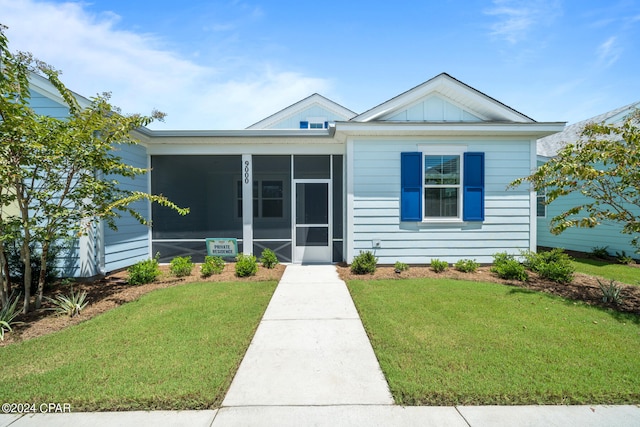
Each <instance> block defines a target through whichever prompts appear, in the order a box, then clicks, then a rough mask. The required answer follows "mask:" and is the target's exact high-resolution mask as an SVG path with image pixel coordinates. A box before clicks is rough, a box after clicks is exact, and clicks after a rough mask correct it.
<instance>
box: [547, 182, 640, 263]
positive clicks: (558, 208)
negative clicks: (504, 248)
mask: <svg viewBox="0 0 640 427" xmlns="http://www.w3.org/2000/svg"><path fill="white" fill-rule="evenodd" d="M586 201H587V198H586V197H585V196H583V195H581V194H570V195H567V196H562V197H559V198H557V199H556V200H554V201H553V202H552V203H550V204H549V205H547V206H546V208H547V209H546V217H544V218H538V245H540V246H546V247H551V248H563V249H568V250H573V251H580V252H592V251H593V249H594V248H596V247H605V246H607V251H608V252H609V254H611V255H615V254H616V252H620V253H622V252H623V251H624V252H625V253H626V254H627V255H631V256H635V257H636V258H637V255H634V252H635V251H636V250H637V249H636V248H634V247H633V246H632V245H631V240H632V239H633V236H632V235H630V234H622V226H621V225H620V224H615V223H612V222H604V223H602V224H600V225H598V226H596V227H594V228H578V227H573V228H569V229H567V230H565V231H563V232H562V233H561V234H559V235H553V234H551V232H550V231H549V227H550V224H551V219H552V218H553V217H554V216H557V215H560V214H561V213H562V212H566V211H567V210H569V209H571V208H572V207H574V206H577V205H579V204H582V203H585V202H586Z"/></svg>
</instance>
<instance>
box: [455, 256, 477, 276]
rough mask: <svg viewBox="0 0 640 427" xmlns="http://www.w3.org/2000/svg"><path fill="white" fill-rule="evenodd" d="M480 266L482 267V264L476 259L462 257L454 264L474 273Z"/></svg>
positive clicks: (465, 271)
mask: <svg viewBox="0 0 640 427" xmlns="http://www.w3.org/2000/svg"><path fill="white" fill-rule="evenodd" d="M478 267H480V264H478V263H477V262H476V260H475V259H461V260H458V262H456V263H455V264H454V268H455V269H456V270H458V271H462V272H463V273H473V272H475V271H476V270H477V269H478Z"/></svg>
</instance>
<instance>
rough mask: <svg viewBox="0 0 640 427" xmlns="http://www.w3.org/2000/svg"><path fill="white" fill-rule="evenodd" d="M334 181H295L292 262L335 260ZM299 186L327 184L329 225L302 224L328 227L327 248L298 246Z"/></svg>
mask: <svg viewBox="0 0 640 427" xmlns="http://www.w3.org/2000/svg"><path fill="white" fill-rule="evenodd" d="M332 182H333V181H332V179H331V178H329V179H294V180H293V185H292V189H291V192H292V195H293V197H292V200H291V226H292V230H291V232H292V243H293V248H292V258H293V259H292V261H293V262H294V263H330V262H331V260H332V259H333V244H332V241H333V239H332V236H333V184H332ZM297 184H326V186H327V223H326V224H301V226H303V227H314V226H315V227H327V246H298V245H297V232H296V231H297V229H298V228H299V227H298V224H297V221H296V218H297V212H296V209H297V204H298V203H297V202H298V185H297Z"/></svg>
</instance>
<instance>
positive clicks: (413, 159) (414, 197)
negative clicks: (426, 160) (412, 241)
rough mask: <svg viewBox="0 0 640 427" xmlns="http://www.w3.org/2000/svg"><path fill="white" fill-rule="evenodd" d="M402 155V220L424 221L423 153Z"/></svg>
mask: <svg viewBox="0 0 640 427" xmlns="http://www.w3.org/2000/svg"><path fill="white" fill-rule="evenodd" d="M400 156H401V157H400V168H401V171H400V187H401V188H400V220H401V221H422V153H420V152H410V153H401V155H400Z"/></svg>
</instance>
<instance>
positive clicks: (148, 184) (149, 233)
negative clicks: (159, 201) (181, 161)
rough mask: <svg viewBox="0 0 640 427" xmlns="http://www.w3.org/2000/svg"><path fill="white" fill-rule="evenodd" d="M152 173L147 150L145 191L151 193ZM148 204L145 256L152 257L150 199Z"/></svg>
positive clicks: (151, 207)
mask: <svg viewBox="0 0 640 427" xmlns="http://www.w3.org/2000/svg"><path fill="white" fill-rule="evenodd" d="M152 173H153V171H152V170H151V155H150V154H149V153H148V152H147V193H148V194H153V193H151V174H152ZM147 203H148V206H149V224H151V227H148V230H147V240H148V249H149V250H148V251H147V252H148V253H147V256H148V257H149V258H150V259H151V258H153V246H152V243H153V206H152V203H151V200H148V201H147Z"/></svg>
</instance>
